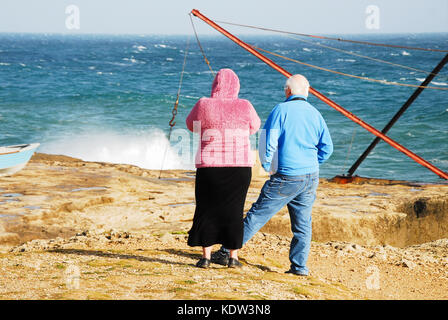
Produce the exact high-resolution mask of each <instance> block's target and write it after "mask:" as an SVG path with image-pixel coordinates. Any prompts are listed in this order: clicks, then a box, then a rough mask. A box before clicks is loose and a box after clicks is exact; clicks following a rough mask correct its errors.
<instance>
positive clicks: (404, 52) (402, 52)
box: [401, 50, 411, 56]
mask: <svg viewBox="0 0 448 320" xmlns="http://www.w3.org/2000/svg"><path fill="white" fill-rule="evenodd" d="M401 55H402V56H410V55H411V54H410V53H409V52H407V51H405V50H403V51H401Z"/></svg>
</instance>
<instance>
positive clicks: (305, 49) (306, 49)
mask: <svg viewBox="0 0 448 320" xmlns="http://www.w3.org/2000/svg"><path fill="white" fill-rule="evenodd" d="M302 50H303V51H306V52H311V49H309V48H302Z"/></svg>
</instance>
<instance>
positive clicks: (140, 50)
mask: <svg viewBox="0 0 448 320" xmlns="http://www.w3.org/2000/svg"><path fill="white" fill-rule="evenodd" d="M132 48H134V49H137V51H139V52H142V51H145V50H147V49H148V48H146V47H145V46H142V45H136V44H135V45H133V46H132Z"/></svg>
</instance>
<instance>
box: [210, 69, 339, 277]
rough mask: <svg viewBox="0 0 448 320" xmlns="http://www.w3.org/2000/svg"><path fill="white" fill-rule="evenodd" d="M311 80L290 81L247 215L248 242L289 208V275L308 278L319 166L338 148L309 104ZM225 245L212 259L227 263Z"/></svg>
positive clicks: (265, 143) (269, 124)
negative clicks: (265, 177)
mask: <svg viewBox="0 0 448 320" xmlns="http://www.w3.org/2000/svg"><path fill="white" fill-rule="evenodd" d="M309 87H310V85H309V83H308V80H307V79H306V78H305V77H304V76H303V75H300V74H297V75H294V76H292V77H290V78H289V79H288V80H287V81H286V84H285V88H284V89H285V95H286V100H285V101H284V102H282V103H280V104H278V105H276V106H275V107H274V109H273V110H272V111H271V114H270V115H269V117H268V119H267V120H266V123H265V125H264V128H263V131H262V135H261V136H260V145H259V154H260V160H261V164H262V166H263V168H264V169H265V170H266V171H267V172H269V173H270V179H269V180H268V181H266V182H265V184H264V186H263V188H262V189H261V193H260V195H259V197H258V200H257V201H256V202H255V203H254V204H253V205H252V208H251V209H250V210H249V212H248V213H247V215H246V218H245V219H244V238H243V245H244V244H245V243H246V242H247V241H249V240H250V239H251V238H252V237H253V235H254V234H255V233H256V232H257V231H258V230H260V229H261V228H262V227H263V226H264V225H265V224H266V223H267V222H268V221H269V220H270V219H271V218H272V217H273V216H274V215H275V214H276V213H277V212H278V211H280V209H282V208H283V207H284V206H285V205H286V206H287V207H288V211H289V216H290V219H291V231H292V233H293V238H292V241H291V246H290V252H289V260H290V262H291V266H290V269H289V270H288V271H286V272H287V273H292V274H295V275H299V276H307V275H308V274H309V270H308V268H307V266H306V263H307V260H308V255H309V251H310V246H311V211H312V207H313V204H314V200H315V199H316V190H317V186H318V184H319V165H320V164H322V163H323V162H324V161H326V160H327V159H328V158H329V157H330V155H331V153H332V152H333V143H332V141H331V136H330V132H329V131H328V128H327V125H326V123H325V121H324V119H323V118H322V115H321V114H320V113H319V111H317V109H316V108H314V107H313V106H312V105H311V104H310V103H308V101H307V99H308V91H309ZM228 260H229V251H228V250H227V249H225V248H223V247H221V249H220V250H219V251H217V252H215V253H214V254H213V255H212V262H215V263H218V264H222V265H227V262H228Z"/></svg>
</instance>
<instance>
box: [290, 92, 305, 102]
mask: <svg viewBox="0 0 448 320" xmlns="http://www.w3.org/2000/svg"><path fill="white" fill-rule="evenodd" d="M294 98H303V99H305V100H307V97H305V96H303V95H301V94H293V95H291V96H289V97H288V98H287V99H286V100H285V102H288V101H291V100H292V99H294Z"/></svg>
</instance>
